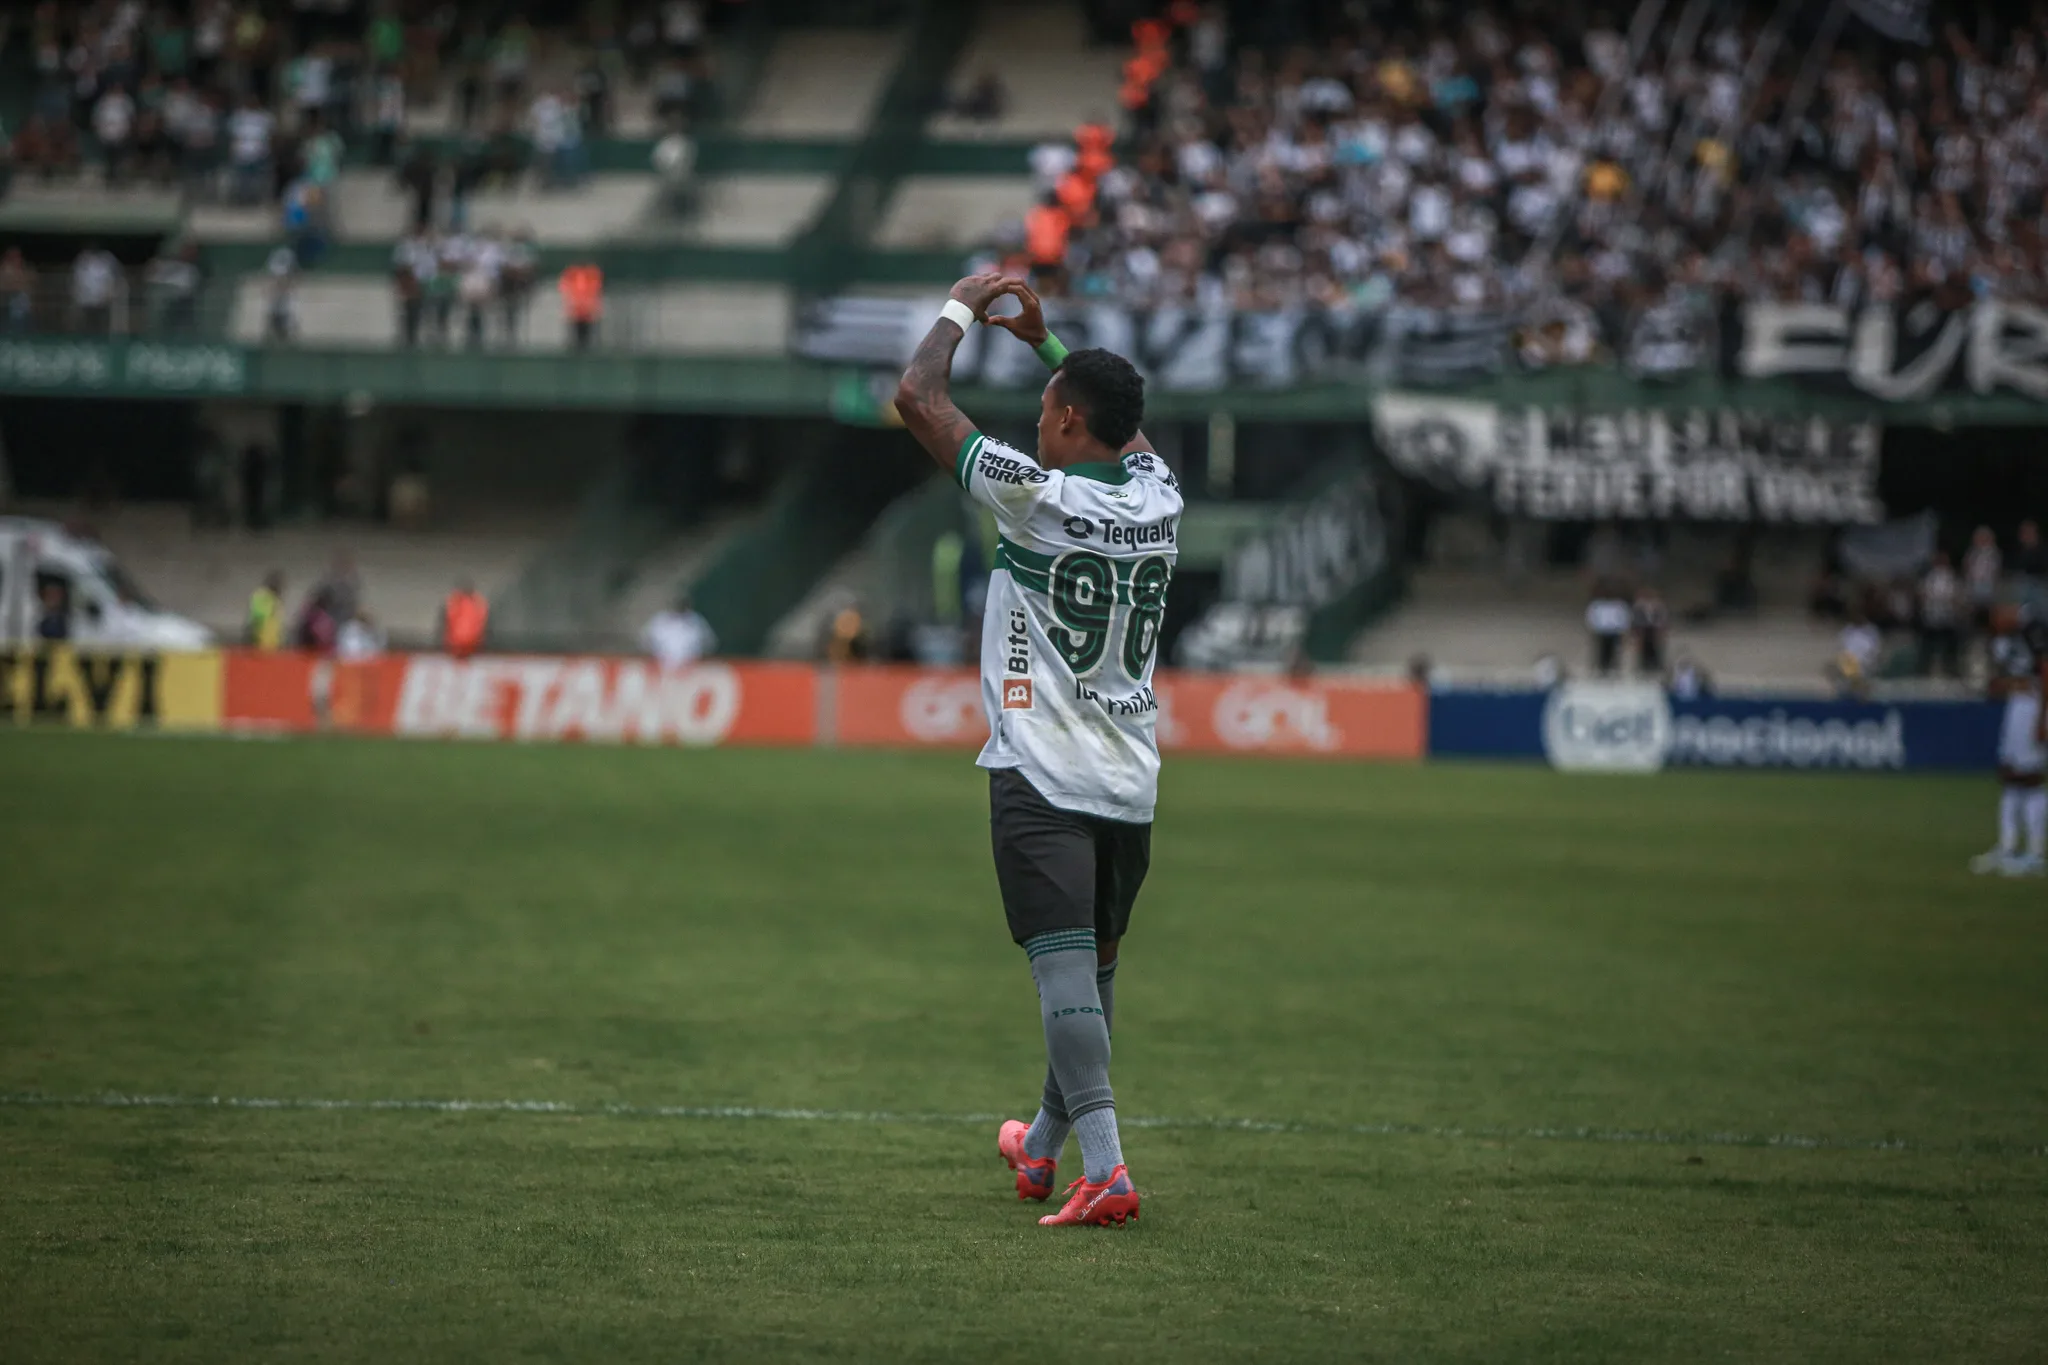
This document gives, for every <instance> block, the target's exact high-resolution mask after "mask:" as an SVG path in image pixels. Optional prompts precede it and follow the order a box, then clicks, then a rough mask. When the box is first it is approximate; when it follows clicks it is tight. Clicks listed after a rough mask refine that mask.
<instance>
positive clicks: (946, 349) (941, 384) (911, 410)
mask: <svg viewBox="0 0 2048 1365" xmlns="http://www.w3.org/2000/svg"><path fill="white" fill-rule="evenodd" d="M1004 284H1005V280H1004V278H1003V277H1002V276H1001V275H999V274H995V273H993V272H991V273H989V274H985V275H969V276H968V277H967V278H966V279H964V280H962V281H960V283H958V284H956V285H954V286H953V292H952V297H954V298H956V299H958V300H959V301H960V302H962V303H964V304H966V305H967V306H968V307H969V308H972V309H973V310H974V312H975V316H977V317H982V316H986V314H987V312H988V306H989V304H990V303H992V302H994V301H995V299H996V298H997V296H998V295H1000V294H1001V293H1002V292H1003V286H1004ZM965 335H966V333H964V332H962V331H961V330H960V327H959V326H958V324H956V323H954V322H952V321H951V320H949V319H947V318H940V319H939V320H938V321H937V322H935V323H933V324H932V329H931V331H929V332H927V333H925V338H924V340H923V341H921V342H919V343H918V347H917V353H916V354H915V355H913V356H911V357H910V368H908V369H906V370H905V371H904V372H903V378H902V380H901V381H900V382H899V383H898V384H897V385H896V413H897V415H898V416H899V417H901V418H902V419H903V425H904V428H905V429H906V430H908V431H909V432H910V434H911V435H912V436H915V437H916V438H917V443H918V444H919V445H921V446H923V447H924V448H925V453H927V454H928V455H930V456H931V457H932V459H934V460H936V461H937V462H938V464H939V467H940V468H941V469H943V470H945V471H946V472H947V473H949V474H950V473H952V472H953V470H954V467H955V464H956V462H957V461H958V460H959V458H960V443H961V442H963V441H965V440H966V439H967V437H968V435H969V434H970V433H972V432H973V430H974V423H973V422H971V421H969V420H968V418H967V414H966V413H964V412H962V411H960V409H959V408H957V407H955V406H953V399H952V396H951V394H950V393H949V392H948V389H949V388H950V386H951V384H952V380H953V352H954V351H955V350H956V349H958V347H959V345H960V339H961V338H962V337H963V336H965Z"/></svg>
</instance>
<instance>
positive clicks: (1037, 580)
mask: <svg viewBox="0 0 2048 1365" xmlns="http://www.w3.org/2000/svg"><path fill="white" fill-rule="evenodd" d="M1089 553H1090V554H1100V553H1101V552H1100V551H1095V550H1091V551H1089ZM1102 557H1103V558H1104V559H1109V564H1110V568H1111V569H1112V570H1113V571H1114V572H1115V573H1116V601H1117V603H1118V605H1120V606H1126V607H1128V606H1129V605H1130V604H1131V569H1132V568H1133V567H1134V566H1135V565H1138V564H1142V563H1143V562H1144V561H1145V560H1146V559H1148V558H1150V556H1149V555H1147V556H1141V557H1140V558H1137V559H1110V558H1109V556H1108V555H1103V556H1102ZM1058 558H1059V556H1058V555H1049V554H1045V553H1043V552H1042V551H1039V550H1027V549H1025V548H1024V547H1023V546H1022V545H1019V544H1018V543H1017V542H1016V541H1014V540H1012V539H1010V538H1009V537H1008V536H998V537H997V538H996V567H997V568H998V569H1007V570H1009V571H1010V578H1011V579H1012V580H1013V581H1014V582H1015V583H1016V584H1017V586H1018V587H1020V588H1023V589H1025V590H1026V591H1028V592H1041V593H1042V592H1049V591H1050V590H1051V586H1052V566H1053V562H1054V561H1055V560H1057V559H1058Z"/></svg>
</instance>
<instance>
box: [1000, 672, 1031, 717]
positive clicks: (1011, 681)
mask: <svg viewBox="0 0 2048 1365" xmlns="http://www.w3.org/2000/svg"><path fill="white" fill-rule="evenodd" d="M1003 709H1004V710H1005V711H1029V710H1030V709H1031V679H1029V678H1006V679H1004V680H1003Z"/></svg>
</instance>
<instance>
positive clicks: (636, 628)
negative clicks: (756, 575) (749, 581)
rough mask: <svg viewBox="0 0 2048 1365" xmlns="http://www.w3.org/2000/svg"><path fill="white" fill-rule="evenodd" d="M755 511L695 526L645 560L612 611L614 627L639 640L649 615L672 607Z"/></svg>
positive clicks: (730, 514) (731, 514)
mask: <svg viewBox="0 0 2048 1365" xmlns="http://www.w3.org/2000/svg"><path fill="white" fill-rule="evenodd" d="M751 515H752V513H751V512H750V511H740V512H730V513H726V514H723V515H720V516H716V517H713V518H711V519H710V520H708V521H706V522H704V523H702V524H700V525H697V526H692V527H691V528H690V529H689V530H687V531H684V532H681V533H679V534H677V535H675V536H673V537H671V538H670V540H669V541H668V543H667V544H665V545H663V546H662V547H661V548H660V549H659V550H656V551H655V552H654V553H653V554H650V555H648V556H647V558H646V559H644V560H642V561H641V564H640V572H639V573H638V574H636V575H635V576H634V578H633V582H632V585H631V586H630V587H628V588H627V589H626V591H625V592H624V593H623V594H622V595H621V596H620V598H619V603H618V606H617V607H616V609H615V610H614V611H613V613H612V617H613V628H614V629H615V630H616V631H617V632H619V634H620V635H621V636H622V638H625V639H629V640H635V641H637V640H638V639H639V635H640V628H641V627H642V626H644V625H646V624H647V618H648V617H650V616H652V615H654V613H656V612H657V611H660V610H661V609H662V608H663V607H666V606H669V605H670V604H672V603H673V602H674V601H675V600H676V595H677V594H678V593H680V592H682V591H683V590H684V589H686V588H688V587H689V586H690V585H691V584H693V583H695V582H696V581H697V578H698V576H699V575H700V574H702V573H703V572H704V570H705V568H706V567H707V566H709V565H710V563H711V562H712V561H713V560H714V559H716V558H717V557H718V556H719V555H720V554H721V553H722V552H723V551H724V550H725V548H726V546H727V545H728V544H729V543H730V542H731V540H732V539H733V537H734V536H736V535H738V534H739V533H741V532H742V531H744V530H745V529H746V527H747V526H748V524H749V521H750V518H751Z"/></svg>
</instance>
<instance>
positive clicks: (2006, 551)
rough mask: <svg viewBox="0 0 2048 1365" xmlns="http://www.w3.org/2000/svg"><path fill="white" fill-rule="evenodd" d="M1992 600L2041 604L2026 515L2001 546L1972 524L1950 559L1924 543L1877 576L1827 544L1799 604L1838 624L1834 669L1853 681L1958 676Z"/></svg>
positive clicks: (2039, 559) (2038, 553)
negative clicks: (1920, 554) (1913, 556)
mask: <svg viewBox="0 0 2048 1365" xmlns="http://www.w3.org/2000/svg"><path fill="white" fill-rule="evenodd" d="M2001 602H2011V603H2015V604H2017V605H2019V606H2021V607H2022V608H2024V609H2025V610H2027V611H2029V612H2032V613H2036V614H2038V613H2041V612H2043V611H2048V544H2044V543H2043V541H2042V538H2041V528H2040V526H2039V524H2038V523H2036V522H2034V521H2032V520H2031V519H2030V520H2025V521H2022V522H2020V523H2019V526H2018V527H2017V529H2016V530H2015V532H2014V535H2013V538H2012V542H2011V544H2010V546H2009V547H2007V546H2005V545H2001V544H2000V542H1999V538H1998V535H1997V533H1996V532H1994V531H1993V530H1992V529H1991V528H1990V527H1989V526H1979V527H1977V528H1976V530H1975V531H1973V532H1972V533H1971V535H1970V540H1969V544H1968V545H1967V546H1966V547H1965V548H1964V550H1963V552H1962V554H1961V555H1960V557H1957V556H1951V555H1950V554H1949V553H1948V552H1947V551H1945V550H1943V549H1940V548H1933V549H1931V550H1929V552H1928V553H1927V554H1926V556H1925V557H1924V558H1923V559H1922V560H1921V561H1920V562H1919V563H1918V564H1916V565H1914V566H1913V567H1911V568H1904V567H1902V568H1901V569H1900V570H1899V571H1898V572H1895V573H1889V574H1883V575H1873V574H1868V573H1865V574H1857V573H1855V572H1853V570H1852V569H1851V568H1850V567H1849V566H1848V565H1845V564H1844V563H1843V560H1842V556H1841V554H1840V553H1839V549H1838V548H1836V547H1831V548H1830V552H1829V556H1828V558H1827V560H1826V561H1825V562H1824V563H1823V564H1822V566H1821V571H1820V573H1819V575H1818V576H1817V577H1816V578H1815V580H1814V585H1813V588H1812V590H1811V592H1810V594H1809V596H1808V601H1807V606H1808V608H1809V610H1811V611H1812V612H1813V614H1814V615H1815V616H1817V617H1820V618H1823V619H1831V620H1836V621H1840V622H1841V623H1842V629H1841V635H1840V639H1839V642H1838V644H1839V647H1838V650H1837V659H1836V662H1835V665H1834V673H1835V675H1836V676H1837V677H1838V678H1840V679H1841V680H1842V681H1843V682H1844V684H1845V685H1851V686H1853V685H1857V684H1860V683H1861V682H1862V681H1863V680H1865V679H1868V678H1871V677H1877V676H1883V675H1886V674H1892V673H1906V674H1919V675H1923V676H1945V677H1950V678H1960V677H1962V676H1964V674H1965V672H1966V671H1967V670H1968V667H1969V665H1970V662H1971V658H1970V656H1971V653H1972V651H1973V649H1975V648H1976V647H1977V646H1978V645H1981V644H1982V643H1983V642H1984V641H1986V640H1988V638H1989V635H1990V632H1991V629H1992V621H1993V614H1994V612H1995V610H1996V608H1997V607H1998V605H1999V604H2000V603H2001Z"/></svg>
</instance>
